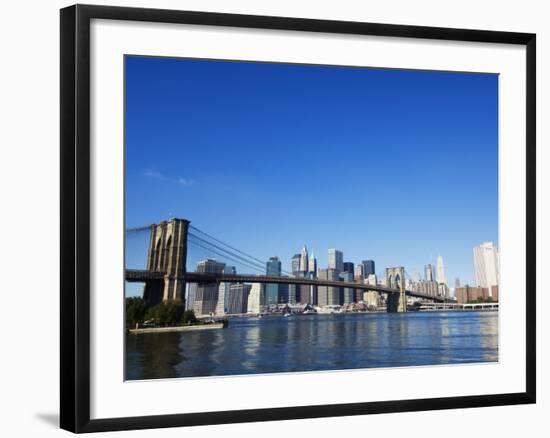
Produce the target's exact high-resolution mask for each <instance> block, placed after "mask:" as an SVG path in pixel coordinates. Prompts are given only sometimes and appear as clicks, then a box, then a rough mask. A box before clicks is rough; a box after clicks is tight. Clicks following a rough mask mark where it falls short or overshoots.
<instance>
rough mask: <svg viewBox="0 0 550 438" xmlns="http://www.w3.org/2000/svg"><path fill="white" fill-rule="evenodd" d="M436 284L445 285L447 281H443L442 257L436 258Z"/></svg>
mask: <svg viewBox="0 0 550 438" xmlns="http://www.w3.org/2000/svg"><path fill="white" fill-rule="evenodd" d="M436 280H437V282H438V283H439V284H447V280H446V279H445V268H444V266H443V257H441V256H438V257H437V278H436Z"/></svg>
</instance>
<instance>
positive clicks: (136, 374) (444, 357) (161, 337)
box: [126, 312, 498, 380]
mask: <svg viewBox="0 0 550 438" xmlns="http://www.w3.org/2000/svg"><path fill="white" fill-rule="evenodd" d="M497 330H498V314H497V313H496V312H410V313H407V314H347V315H303V316H293V317H290V318H282V317H265V318H235V319H232V320H231V322H230V327H229V328H227V329H220V330H208V331H195V332H186V333H162V334H141V335H127V344H126V347H127V349H126V377H127V379H130V380H133V379H151V378H168V377H189V376H219V375H236V374H251V373H274V372H289V371H315V370H333V369H352V368H369V367H395V366H411V365H430V364H449V363H468V362H490V361H496V360H498V336H497Z"/></svg>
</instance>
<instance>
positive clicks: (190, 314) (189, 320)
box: [181, 310, 198, 324]
mask: <svg viewBox="0 0 550 438" xmlns="http://www.w3.org/2000/svg"><path fill="white" fill-rule="evenodd" d="M197 321H198V319H197V317H196V316H195V312H194V311H193V310H186V311H185V312H184V313H183V318H182V321H181V322H183V323H184V324H195V323H197Z"/></svg>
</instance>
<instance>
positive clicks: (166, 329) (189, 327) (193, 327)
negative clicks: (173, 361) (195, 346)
mask: <svg viewBox="0 0 550 438" xmlns="http://www.w3.org/2000/svg"><path fill="white" fill-rule="evenodd" d="M223 327H224V324H223V323H222V322H220V323H214V324H200V325H184V326H176V327H144V328H138V329H130V330H128V333H132V334H141V333H170V332H194V331H200V330H217V329H221V328H223Z"/></svg>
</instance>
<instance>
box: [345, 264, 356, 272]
mask: <svg viewBox="0 0 550 438" xmlns="http://www.w3.org/2000/svg"><path fill="white" fill-rule="evenodd" d="M354 270H355V266H354V264H353V262H344V272H350V273H351V274H352V275H353V274H354Z"/></svg>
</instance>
